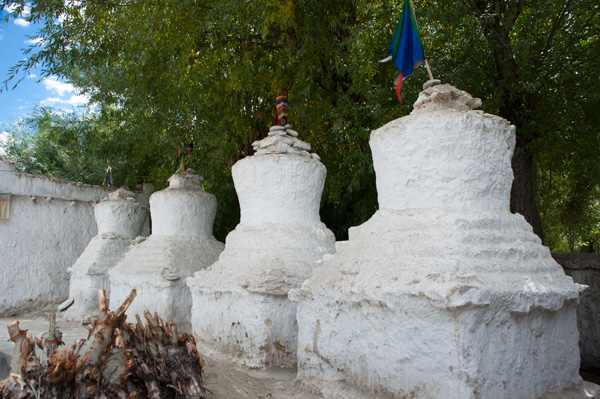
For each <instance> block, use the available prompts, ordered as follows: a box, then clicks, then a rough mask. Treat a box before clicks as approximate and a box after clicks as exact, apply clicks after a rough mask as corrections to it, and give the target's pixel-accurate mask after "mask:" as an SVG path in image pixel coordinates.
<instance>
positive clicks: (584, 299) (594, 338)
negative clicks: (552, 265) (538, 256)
mask: <svg viewBox="0 0 600 399" xmlns="http://www.w3.org/2000/svg"><path fill="white" fill-rule="evenodd" d="M552 256H553V257H554V259H555V260H556V261H557V262H558V263H559V264H560V265H561V266H562V267H563V268H564V269H565V273H566V274H567V275H569V276H571V277H573V280H575V282H576V283H579V284H585V285H587V286H589V288H588V289H587V290H585V291H584V292H583V293H582V294H581V296H580V303H579V307H578V308H577V327H578V328H579V349H580V351H581V367H582V368H583V369H596V370H600V294H599V292H600V254H552Z"/></svg>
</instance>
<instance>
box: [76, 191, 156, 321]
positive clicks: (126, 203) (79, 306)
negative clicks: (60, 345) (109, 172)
mask: <svg viewBox="0 0 600 399" xmlns="http://www.w3.org/2000/svg"><path fill="white" fill-rule="evenodd" d="M94 217H95V219H96V225H97V226H98V234H97V235H96V236H95V237H94V238H92V240H91V241H90V243H89V244H88V246H87V247H86V248H85V250H84V251H83V253H82V254H81V255H80V256H79V258H78V259H77V261H76V262H75V264H74V265H73V266H72V267H70V268H69V269H68V271H69V272H70V273H71V279H70V286H69V300H68V302H72V305H70V306H69V308H68V309H67V310H66V312H65V317H66V318H67V319H68V320H83V319H85V318H86V317H88V316H91V315H94V314H97V313H98V290H99V289H104V290H105V291H106V294H107V296H109V295H110V283H109V271H110V269H111V268H112V267H114V266H116V265H117V263H118V262H119V261H120V260H121V259H122V258H123V256H125V254H126V253H127V251H128V250H129V249H130V247H131V245H133V243H134V240H135V239H136V238H137V237H139V236H142V235H143V231H144V226H145V224H146V222H147V220H148V208H146V207H145V206H143V205H141V204H139V203H137V202H136V201H135V194H134V193H132V192H131V191H128V190H126V189H124V188H120V189H118V190H116V191H114V192H112V193H110V194H108V199H106V200H104V201H101V202H99V203H98V204H96V205H95V206H94ZM68 302H67V304H68Z"/></svg>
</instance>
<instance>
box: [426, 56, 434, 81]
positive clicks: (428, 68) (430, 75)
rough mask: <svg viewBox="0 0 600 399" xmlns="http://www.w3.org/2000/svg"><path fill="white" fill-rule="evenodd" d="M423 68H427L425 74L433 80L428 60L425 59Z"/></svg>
mask: <svg viewBox="0 0 600 399" xmlns="http://www.w3.org/2000/svg"><path fill="white" fill-rule="evenodd" d="M425 68H427V75H429V80H433V73H431V68H430V67H429V62H427V59H425Z"/></svg>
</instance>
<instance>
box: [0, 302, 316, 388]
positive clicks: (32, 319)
mask: <svg viewBox="0 0 600 399" xmlns="http://www.w3.org/2000/svg"><path fill="white" fill-rule="evenodd" d="M53 309H55V308H52V309H43V310H39V311H35V312H31V313H27V314H25V315H22V316H18V317H10V318H2V319H0V379H4V378H5V377H6V376H7V375H8V366H9V364H10V358H11V356H12V353H13V350H14V344H13V343H12V342H10V341H8V338H9V337H8V330H7V328H6V326H7V325H8V324H9V323H12V322H13V321H15V320H18V321H19V326H20V327H21V328H22V329H27V330H29V333H31V334H32V335H33V336H34V337H35V336H36V335H37V333H38V332H42V331H47V330H48V320H49V316H50V314H51V313H52V310H53ZM56 318H57V320H56V321H57V327H58V329H59V330H60V331H62V333H63V341H64V342H65V344H66V345H68V346H70V345H72V344H73V343H74V342H75V340H76V339H79V338H87V335H88V330H87V329H86V328H85V327H83V326H82V325H81V323H78V322H69V321H66V320H65V319H64V318H63V317H62V315H61V314H60V313H58V314H57V316H56ZM205 360H206V368H205V373H206V374H205V381H204V382H205V387H206V388H207V389H208V390H210V394H209V398H211V399H238V398H239V399H245V398H252V399H262V398H264V399H322V398H323V397H322V396H320V395H313V394H311V393H310V392H306V391H304V390H302V389H301V388H300V387H299V386H298V384H296V382H295V381H296V371H295V370H291V369H283V368H277V367H274V368H269V369H266V370H257V369H248V368H244V367H240V366H236V365H234V364H229V363H227V362H223V361H217V360H214V359H210V358H205Z"/></svg>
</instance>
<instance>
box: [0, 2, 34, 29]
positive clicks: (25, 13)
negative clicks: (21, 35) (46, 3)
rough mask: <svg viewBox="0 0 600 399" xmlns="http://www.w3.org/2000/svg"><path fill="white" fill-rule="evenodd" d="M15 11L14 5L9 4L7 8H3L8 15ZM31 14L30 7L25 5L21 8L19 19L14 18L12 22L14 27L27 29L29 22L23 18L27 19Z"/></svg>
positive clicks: (15, 6)
mask: <svg viewBox="0 0 600 399" xmlns="http://www.w3.org/2000/svg"><path fill="white" fill-rule="evenodd" d="M16 9H17V5H16V4H11V5H9V6H8V7H5V8H4V10H5V11H7V12H8V13H13V12H14V11H15V10H16ZM30 14H31V6H30V5H28V4H26V5H25V7H23V10H22V11H21V12H20V13H19V18H15V20H14V22H15V24H16V25H18V26H21V27H23V28H26V27H28V26H29V25H30V24H31V22H29V21H26V20H25V19H24V18H27V17H28V16H29V15H30Z"/></svg>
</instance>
